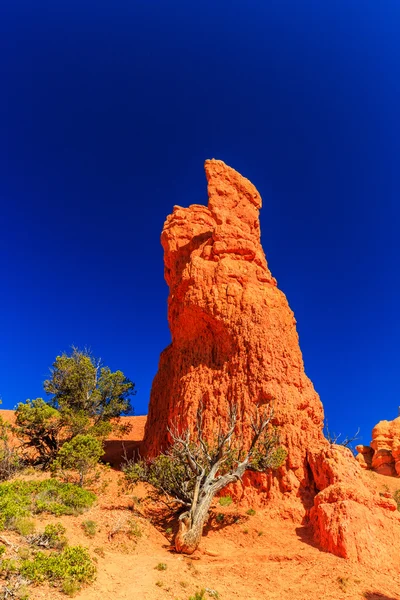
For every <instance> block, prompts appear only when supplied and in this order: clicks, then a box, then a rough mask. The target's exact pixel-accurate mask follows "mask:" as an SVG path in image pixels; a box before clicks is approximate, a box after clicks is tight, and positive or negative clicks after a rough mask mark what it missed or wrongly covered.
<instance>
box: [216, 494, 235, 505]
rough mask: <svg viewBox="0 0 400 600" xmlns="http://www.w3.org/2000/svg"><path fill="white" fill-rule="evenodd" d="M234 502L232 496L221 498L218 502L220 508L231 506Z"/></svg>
mask: <svg viewBox="0 0 400 600" xmlns="http://www.w3.org/2000/svg"><path fill="white" fill-rule="evenodd" d="M232 502H233V500H232V498H231V497H230V496H221V497H220V498H219V500H218V503H219V505H220V506H230V505H231V504H232Z"/></svg>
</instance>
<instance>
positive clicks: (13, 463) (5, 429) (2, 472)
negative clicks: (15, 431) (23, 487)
mask: <svg viewBox="0 0 400 600" xmlns="http://www.w3.org/2000/svg"><path fill="white" fill-rule="evenodd" d="M0 405H1V401H0ZM11 431H12V428H11V425H10V424H9V423H7V421H5V420H4V419H3V417H2V416H1V415H0V481H6V480H7V479H10V478H11V477H13V476H14V475H15V474H16V473H17V472H18V471H19V470H20V469H21V468H22V466H23V462H22V460H21V458H20V456H19V454H18V451H17V449H16V448H15V447H13V446H12V445H11V443H10V434H11Z"/></svg>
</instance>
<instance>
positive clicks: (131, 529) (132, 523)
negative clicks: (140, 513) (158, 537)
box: [128, 518, 142, 538]
mask: <svg viewBox="0 0 400 600" xmlns="http://www.w3.org/2000/svg"><path fill="white" fill-rule="evenodd" d="M128 535H129V536H130V537H134V538H140V537H142V530H141V528H140V526H139V523H138V522H137V521H136V520H135V519H132V518H131V519H129V520H128Z"/></svg>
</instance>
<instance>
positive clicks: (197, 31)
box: [0, 0, 400, 442]
mask: <svg viewBox="0 0 400 600" xmlns="http://www.w3.org/2000/svg"><path fill="white" fill-rule="evenodd" d="M399 24H400V3H399V2H398V0H385V2H376V1H375V0H359V1H354V0H335V1H334V2H321V0H303V1H299V0H292V1H284V0H258V1H255V0H248V1H243V0H240V1H238V0H212V1H211V0H209V1H207V0H202V1H201V2H197V1H196V0H193V1H188V0H185V1H183V0H182V1H178V0H170V1H168V2H167V1H160V0H158V1H157V0H141V1H138V0H136V1H135V0H126V1H122V0H114V1H113V2H109V1H105V0H96V2H92V1H90V0H85V1H84V2H82V1H81V0H79V1H77V0H67V1H66V0H57V2H54V0H48V1H47V2H43V1H41V0H36V1H35V2H33V1H32V0H3V1H2V2H1V3H0V56H1V59H0V76H1V94H0V235H1V238H0V240H1V246H0V248H1V261H0V265H1V266H0V268H1V271H0V277H1V279H0V281H1V294H0V395H1V396H2V398H3V403H4V406H5V407H7V408H11V407H13V406H14V405H15V404H16V403H17V402H19V401H22V400H25V399H26V398H28V397H30V398H32V397H36V396H39V395H42V394H43V392H42V382H43V380H44V379H45V377H46V376H47V374H48V368H49V366H50V365H51V363H52V361H53V360H54V358H55V356H56V355H57V353H60V352H62V351H63V350H68V348H69V347H70V345H71V344H75V345H78V346H85V345H86V346H90V347H91V349H92V350H93V352H94V353H95V354H96V355H99V356H101V357H102V358H103V359H104V361H105V362H106V363H107V364H109V365H110V367H111V368H113V369H116V368H121V369H122V370H124V372H125V373H126V375H128V376H129V377H130V378H131V379H133V380H134V381H135V382H136V384H137V388H138V394H137V396H136V399H135V411H136V414H144V413H146V411H147V403H148V398H149V390H150V386H151V381H152V378H153V376H154V374H155V372H156V369H157V364H158V357H159V353H160V351H161V350H162V349H163V348H164V347H165V346H166V345H167V344H168V343H169V339H170V337H169V331H168V326H167V321H166V298H167V286H166V284H165V283H164V281H163V264H162V249H161V246H160V244H159V236H160V231H161V229H162V225H163V222H164V219H165V217H166V215H167V214H168V213H169V212H170V211H171V209H172V206H173V205H174V204H180V205H184V206H187V205H189V204H191V203H194V202H196V203H203V202H206V201H207V195H206V182H205V177H204V173H203V162H204V159H206V158H212V157H214V158H219V159H222V160H224V161H225V162H226V163H228V164H229V165H231V166H232V167H234V168H236V169H237V170H238V171H240V172H241V173H242V174H243V175H245V176H246V177H248V178H249V179H250V180H251V181H252V182H253V183H254V184H255V185H256V186H257V188H258V189H259V191H260V193H261V195H262V197H263V202H264V206H263V209H262V213H261V228H262V239H263V244H264V248H265V251H266V254H267V259H268V262H269V265H270V268H271V270H272V272H273V274H274V275H275V277H277V279H278V284H279V286H280V288H281V289H282V290H283V291H284V292H285V293H286V295H287V297H288V299H289V303H290V305H291V307H292V308H293V310H294V311H295V314H296V318H297V321H298V330H299V334H300V342H301V348H302V350H303V355H304V361H305V366H306V372H307V374H308V375H309V376H310V377H311V379H312V380H313V382H314V385H315V387H316V389H317V391H318V392H319V393H320V395H321V398H322V400H323V403H324V406H325V411H326V414H327V416H328V419H329V424H330V428H331V429H333V430H336V431H338V432H339V431H341V432H344V433H353V432H354V431H355V429H356V428H357V427H358V426H360V427H361V433H362V436H363V437H362V439H363V441H364V442H368V441H369V439H370V433H371V428H372V427H373V425H374V424H375V423H376V422H377V421H378V420H380V419H384V418H388V419H392V418H394V417H395V416H397V407H398V405H399V404H400V393H399V373H400V369H399V340H400V319H399V295H400V270H399V262H400V240H399V237H400V236H399V228H400V204H399V192H400V178H399V155H400V108H399V107H400V78H399V73H400V36H399V34H398V32H399Z"/></svg>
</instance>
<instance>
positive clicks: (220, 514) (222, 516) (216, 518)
mask: <svg viewBox="0 0 400 600" xmlns="http://www.w3.org/2000/svg"><path fill="white" fill-rule="evenodd" d="M224 519H225V515H224V514H222V513H218V514H217V516H216V517H215V520H216V521H217V523H223V522H224Z"/></svg>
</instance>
